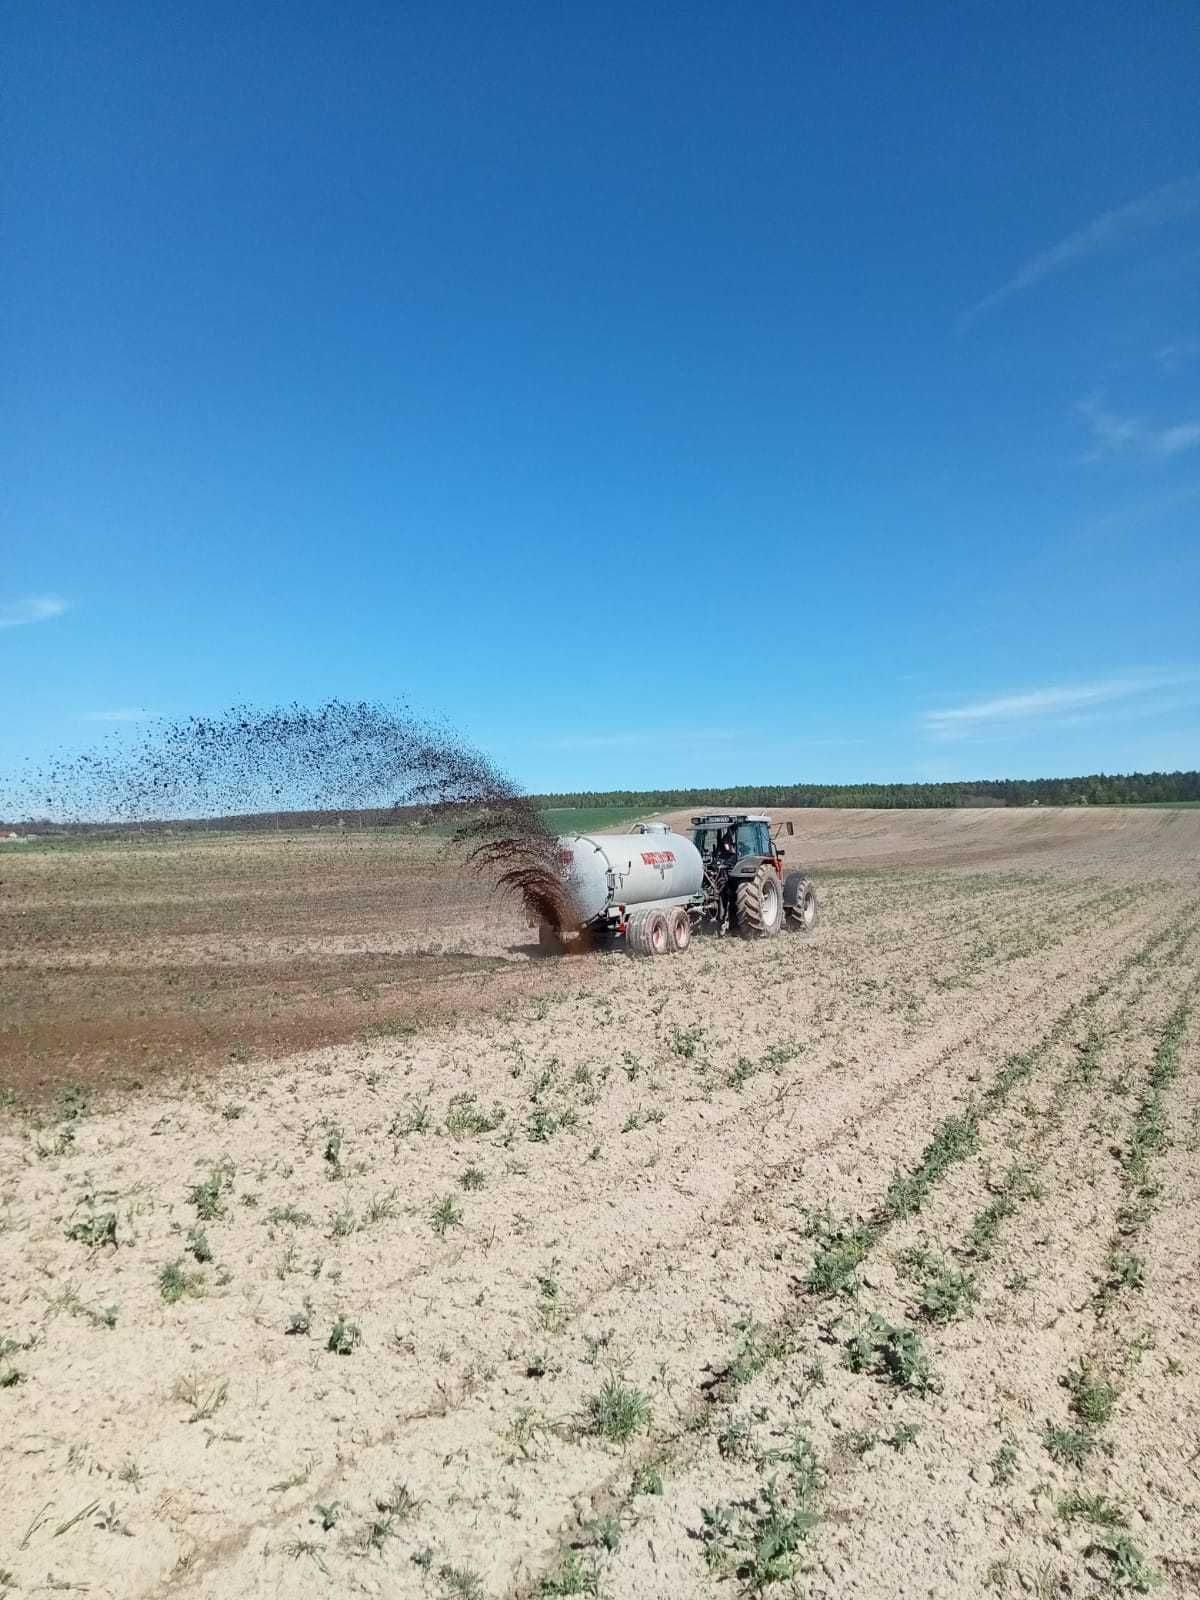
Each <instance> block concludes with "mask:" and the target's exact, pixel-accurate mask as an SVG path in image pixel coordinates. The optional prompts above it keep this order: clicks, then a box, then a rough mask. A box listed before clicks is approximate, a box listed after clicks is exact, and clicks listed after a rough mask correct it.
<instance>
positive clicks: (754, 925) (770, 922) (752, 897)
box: [737, 862, 783, 939]
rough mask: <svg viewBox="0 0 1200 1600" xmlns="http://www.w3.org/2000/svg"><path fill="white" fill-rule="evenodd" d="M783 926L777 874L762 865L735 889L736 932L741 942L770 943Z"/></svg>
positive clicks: (780, 894) (773, 869)
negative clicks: (739, 935) (765, 941)
mask: <svg viewBox="0 0 1200 1600" xmlns="http://www.w3.org/2000/svg"><path fill="white" fill-rule="evenodd" d="M782 926H783V889H782V887H781V886H780V882H779V874H778V873H777V872H776V871H775V868H774V867H769V866H767V864H766V863H765V862H764V863H763V865H762V866H761V867H759V868H758V870H757V871H756V872H755V874H754V876H753V877H752V878H747V879H746V881H745V882H744V883H739V884H738V886H737V929H738V932H739V933H740V934H741V935H742V937H743V938H744V939H769V938H771V937H772V935H773V934H776V933H778V932H779V930H780V928H781V927H782Z"/></svg>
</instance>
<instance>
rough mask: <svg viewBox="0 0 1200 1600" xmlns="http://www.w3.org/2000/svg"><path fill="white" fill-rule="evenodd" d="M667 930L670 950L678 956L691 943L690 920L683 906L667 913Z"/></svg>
mask: <svg viewBox="0 0 1200 1600" xmlns="http://www.w3.org/2000/svg"><path fill="white" fill-rule="evenodd" d="M667 929H668V932H669V933H670V936H671V949H672V951H673V952H675V953H676V954H678V953H679V952H680V951H683V950H686V949H687V947H688V945H690V944H691V942H692V919H691V917H689V916H688V914H687V909H686V907H684V906H676V907H675V909H674V911H668V912H667Z"/></svg>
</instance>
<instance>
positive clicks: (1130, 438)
mask: <svg viewBox="0 0 1200 1600" xmlns="http://www.w3.org/2000/svg"><path fill="white" fill-rule="evenodd" d="M1078 409H1079V413H1080V415H1081V416H1082V417H1083V418H1084V419H1085V421H1086V422H1087V425H1088V427H1089V429H1090V430H1091V435H1092V448H1091V450H1090V451H1089V452H1088V454H1087V455H1086V456H1085V457H1084V460H1085V461H1100V460H1103V459H1104V458H1105V457H1106V456H1114V455H1122V454H1136V455H1142V456H1154V457H1157V458H1159V459H1160V460H1162V459H1167V458H1169V457H1171V456H1177V455H1182V454H1183V452H1184V451H1185V450H1194V449H1195V448H1196V446H1197V445H1200V419H1197V420H1195V421H1188V422H1177V423H1173V424H1172V425H1171V426H1169V427H1165V428H1164V427H1155V426H1154V425H1153V424H1151V423H1148V422H1146V421H1145V420H1144V418H1142V417H1124V416H1121V415H1119V414H1118V413H1117V412H1115V411H1110V410H1109V409H1108V407H1107V406H1106V405H1105V404H1104V402H1103V397H1102V396H1100V395H1091V396H1089V397H1088V399H1086V400H1083V401H1081V402H1080V404H1079V407H1078Z"/></svg>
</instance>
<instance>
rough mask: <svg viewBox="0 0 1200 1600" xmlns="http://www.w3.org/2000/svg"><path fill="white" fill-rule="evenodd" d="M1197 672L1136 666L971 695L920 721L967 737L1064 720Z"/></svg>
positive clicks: (939, 732) (942, 734)
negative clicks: (1086, 678) (1085, 679)
mask: <svg viewBox="0 0 1200 1600" xmlns="http://www.w3.org/2000/svg"><path fill="white" fill-rule="evenodd" d="M1197 678H1198V675H1197V674H1196V673H1194V672H1172V673H1166V672H1137V673H1129V674H1128V675H1126V676H1125V677H1120V678H1104V679H1100V680H1098V681H1097V682H1093V683H1060V684H1053V685H1050V686H1049V687H1047V688H1044V689H1028V690H1025V691H1023V692H1021V693H1019V694H1004V695H996V696H995V697H994V698H992V699H989V700H972V701H968V702H967V703H966V704H965V705H959V706H950V707H946V708H944V709H942V710H939V711H926V712H925V713H924V714H923V715H922V717H921V724H922V726H923V728H924V729H925V732H926V733H928V734H931V735H932V736H933V737H934V738H936V739H962V738H965V737H967V736H968V735H969V734H972V733H975V732H978V731H981V730H985V729H989V728H996V727H1000V726H1005V725H1012V724H1015V723H1025V722H1031V721H1039V720H1055V721H1062V720H1064V719H1065V717H1066V716H1067V715H1068V714H1075V715H1077V714H1079V713H1080V712H1082V711H1083V710H1084V709H1085V708H1089V707H1095V706H1101V705H1110V704H1112V703H1113V702H1115V701H1121V700H1128V699H1130V698H1131V697H1132V696H1134V695H1143V696H1144V695H1147V694H1149V693H1151V692H1152V691H1154V690H1156V689H1165V688H1175V687H1178V686H1179V685H1180V684H1183V683H1194V682H1196V681H1197Z"/></svg>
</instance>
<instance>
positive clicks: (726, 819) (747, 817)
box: [692, 811, 771, 828]
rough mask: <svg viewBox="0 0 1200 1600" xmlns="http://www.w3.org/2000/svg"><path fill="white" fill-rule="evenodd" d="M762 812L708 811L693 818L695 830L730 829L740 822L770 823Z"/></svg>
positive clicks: (768, 818)
mask: <svg viewBox="0 0 1200 1600" xmlns="http://www.w3.org/2000/svg"><path fill="white" fill-rule="evenodd" d="M770 820H771V819H770V817H764V816H763V814H762V812H761V811H706V812H705V813H704V815H703V816H700V817H693V818H692V827H693V828H728V827H730V826H731V825H733V824H736V823H739V822H766V823H769V822H770Z"/></svg>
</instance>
